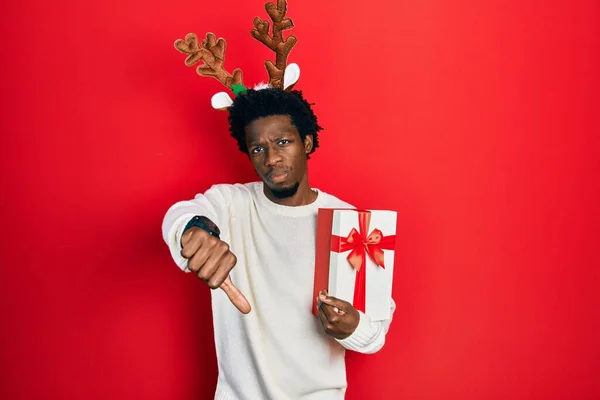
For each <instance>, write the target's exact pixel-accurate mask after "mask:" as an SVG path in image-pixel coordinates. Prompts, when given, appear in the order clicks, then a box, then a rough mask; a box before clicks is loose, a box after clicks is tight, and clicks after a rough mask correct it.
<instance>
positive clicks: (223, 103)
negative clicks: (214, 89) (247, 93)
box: [210, 92, 233, 111]
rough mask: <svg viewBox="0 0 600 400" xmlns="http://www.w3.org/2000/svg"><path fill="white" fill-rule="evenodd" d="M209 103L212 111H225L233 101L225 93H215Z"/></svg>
mask: <svg viewBox="0 0 600 400" xmlns="http://www.w3.org/2000/svg"><path fill="white" fill-rule="evenodd" d="M210 102H211V104H212V106H213V108H214V109H216V110H221V111H227V110H228V109H229V107H231V105H232V104H233V100H231V97H229V95H228V94H227V93H225V92H219V93H216V94H215V95H214V96H213V97H212V98H211V99H210Z"/></svg>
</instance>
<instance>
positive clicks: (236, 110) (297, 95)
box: [229, 88, 323, 154]
mask: <svg viewBox="0 0 600 400" xmlns="http://www.w3.org/2000/svg"><path fill="white" fill-rule="evenodd" d="M272 115H289V116H290V117H291V119H292V124H294V126H295V127H296V129H298V133H300V138H301V139H302V140H303V141H304V139H305V138H306V135H312V139H313V146H312V150H311V151H310V153H309V154H311V153H313V152H314V151H315V149H316V148H317V147H319V138H318V136H319V135H318V133H319V131H321V130H322V129H323V128H321V127H320V126H319V124H318V123H317V116H316V115H315V113H314V112H313V110H312V108H311V104H309V103H308V102H307V101H306V99H304V97H303V96H302V92H301V91H299V90H290V91H285V90H281V89H275V88H266V89H260V90H254V89H248V90H247V91H246V92H245V93H242V94H239V95H238V96H237V97H236V98H235V100H234V102H233V105H232V106H231V107H230V108H229V130H230V132H231V136H233V138H234V139H235V140H237V143H238V147H239V149H240V150H241V151H242V152H244V153H246V154H247V153H248V146H246V133H245V130H244V128H245V127H246V125H248V124H249V123H251V122H253V121H255V120H257V119H259V118H262V117H269V116H272Z"/></svg>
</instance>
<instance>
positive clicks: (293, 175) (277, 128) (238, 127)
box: [229, 89, 322, 198]
mask: <svg viewBox="0 0 600 400" xmlns="http://www.w3.org/2000/svg"><path fill="white" fill-rule="evenodd" d="M229 123H230V131H231V135H232V136H233V137H234V138H235V139H236V140H237V143H238V147H239V149H240V150H241V151H242V152H244V153H246V154H248V156H249V158H250V161H251V162H252V165H253V166H254V169H255V170H256V172H257V173H258V175H259V176H260V177H261V179H262V180H263V182H265V184H266V185H267V186H268V188H269V189H270V191H271V193H273V196H275V197H277V198H287V197H291V196H293V195H294V194H295V193H296V191H297V189H298V187H299V185H300V184H301V183H302V182H303V181H305V182H306V181H307V177H306V173H307V168H306V164H307V159H308V158H309V155H310V154H311V153H313V152H314V151H315V149H316V148H317V147H318V146H319V141H318V132H319V131H320V130H322V128H321V127H320V126H319V125H318V124H317V117H316V116H315V114H314V113H313V111H312V109H311V107H310V105H309V103H308V102H307V101H306V100H305V99H304V98H303V97H302V93H301V92H299V91H289V92H287V91H283V90H280V89H262V90H248V91H247V92H246V93H244V94H242V95H240V96H237V97H236V99H235V101H234V103H233V105H232V106H231V108H230V110H229Z"/></svg>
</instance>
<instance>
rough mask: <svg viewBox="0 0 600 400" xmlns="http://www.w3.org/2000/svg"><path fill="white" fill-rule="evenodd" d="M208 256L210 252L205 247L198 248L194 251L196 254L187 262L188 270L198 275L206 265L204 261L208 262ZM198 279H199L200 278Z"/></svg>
mask: <svg viewBox="0 0 600 400" xmlns="http://www.w3.org/2000/svg"><path fill="white" fill-rule="evenodd" d="M209 255H210V252H209V251H208V250H207V249H206V248H205V247H200V248H199V249H198V250H196V254H194V255H193V256H192V258H190V259H189V260H188V268H189V269H190V270H192V271H194V272H195V273H196V274H198V273H199V272H200V270H201V269H202V267H203V266H204V264H205V263H206V260H208V256H209ZM198 277H199V278H201V277H200V276H198Z"/></svg>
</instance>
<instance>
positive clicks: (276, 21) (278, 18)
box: [250, 0, 296, 89]
mask: <svg viewBox="0 0 600 400" xmlns="http://www.w3.org/2000/svg"><path fill="white" fill-rule="evenodd" d="M265 10H267V13H268V14H269V16H270V17H271V20H273V36H269V21H266V20H265V21H263V20H261V19H260V17H256V18H254V26H255V28H256V29H253V30H252V31H251V32H250V34H251V35H252V37H254V38H255V39H256V40H258V41H260V42H261V43H263V44H264V45H265V46H267V47H268V48H270V49H271V50H273V51H274V52H275V54H276V57H275V64H274V65H273V63H272V62H271V61H270V60H267V61H266V62H265V66H266V67H267V72H268V73H269V83H270V84H271V86H272V87H276V88H280V89H282V88H283V75H284V72H285V67H286V65H287V57H288V55H289V54H290V51H291V50H292V48H293V47H294V45H295V44H296V37H295V36H289V37H288V38H287V39H285V40H283V31H284V30H286V29H291V28H293V27H294V23H293V22H292V20H291V19H289V18H286V16H285V14H286V12H287V1H286V0H277V6H275V4H273V3H271V2H269V3H267V4H266V5H265Z"/></svg>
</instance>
